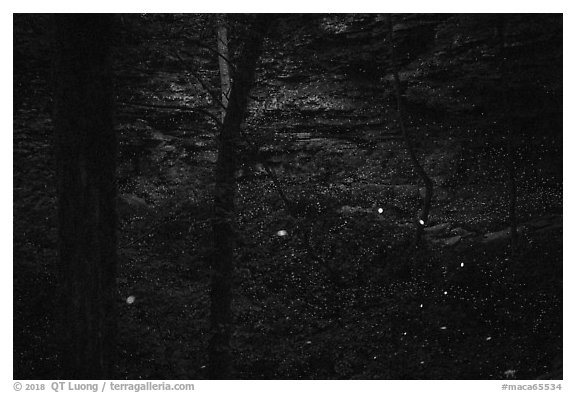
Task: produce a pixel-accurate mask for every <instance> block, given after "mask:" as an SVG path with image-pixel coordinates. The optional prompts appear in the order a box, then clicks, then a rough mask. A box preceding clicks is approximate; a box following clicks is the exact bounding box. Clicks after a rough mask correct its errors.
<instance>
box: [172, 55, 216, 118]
mask: <svg viewBox="0 0 576 393" xmlns="http://www.w3.org/2000/svg"><path fill="white" fill-rule="evenodd" d="M165 54H168V55H170V53H168V52H165ZM172 55H173V56H175V57H176V59H177V60H178V61H179V62H180V63H181V64H182V66H183V67H184V69H185V70H186V71H188V72H189V73H190V74H192V76H193V77H194V78H195V79H196V80H197V81H198V83H200V85H201V86H202V88H203V89H204V90H206V92H207V93H208V94H210V97H212V100H213V101H214V102H215V103H216V104H218V106H220V108H222V109H226V107H225V106H224V103H222V101H220V99H219V98H218V96H217V95H216V94H214V92H213V91H212V90H213V89H210V86H208V84H207V83H206V82H205V81H204V80H203V79H202V78H201V77H200V75H198V73H196V72H194V71H193V70H192V69H190V68H189V66H188V64H186V62H185V61H184V59H183V58H182V57H181V56H180V54H179V53H178V52H174V53H172ZM186 79H188V83H190V85H191V86H193V85H194V84H193V83H192V81H191V80H190V79H189V78H188V77H187V76H186Z"/></svg>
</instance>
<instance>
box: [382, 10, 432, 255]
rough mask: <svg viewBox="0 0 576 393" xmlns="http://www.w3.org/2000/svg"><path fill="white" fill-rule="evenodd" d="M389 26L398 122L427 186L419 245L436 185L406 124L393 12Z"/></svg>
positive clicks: (419, 229)
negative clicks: (417, 154)
mask: <svg viewBox="0 0 576 393" xmlns="http://www.w3.org/2000/svg"><path fill="white" fill-rule="evenodd" d="M388 28H389V30H388V42H389V45H390V63H391V68H392V74H393V85H394V94H395V96H396V105H397V107H396V109H397V113H398V123H399V124H400V129H401V131H402V136H403V137H404V143H405V144H406V150H407V151H408V154H409V156H410V159H411V160H412V165H413V166H414V169H415V170H416V172H417V173H418V176H420V178H421V179H422V181H423V182H424V186H425V188H426V194H425V195H424V207H423V208H422V212H421V214H420V217H419V220H418V221H417V222H416V223H415V225H416V237H415V240H414V245H418V243H419V242H420V239H421V237H422V233H423V232H424V226H425V225H426V223H427V221H428V214H429V212H430V205H431V202H432V193H433V187H434V186H433V184H432V180H430V178H429V177H428V175H427V174H426V171H425V170H424V168H423V167H422V165H421V164H420V162H419V161H418V157H416V153H415V151H414V146H412V142H411V141H410V136H409V135H408V130H407V128H406V124H404V106H403V105H402V94H401V93H400V76H399V75H398V68H397V66H396V56H395V52H394V25H393V23H392V14H390V15H389V16H388Z"/></svg>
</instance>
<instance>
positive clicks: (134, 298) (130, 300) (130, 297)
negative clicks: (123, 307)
mask: <svg viewBox="0 0 576 393" xmlns="http://www.w3.org/2000/svg"><path fill="white" fill-rule="evenodd" d="M134 300H136V297H135V296H128V297H127V298H126V303H128V304H132V303H134Z"/></svg>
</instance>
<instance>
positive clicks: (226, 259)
mask: <svg viewBox="0 0 576 393" xmlns="http://www.w3.org/2000/svg"><path fill="white" fill-rule="evenodd" d="M269 20H270V17H269V16H267V15H262V14H260V15H258V16H257V17H256V20H255V22H254V24H253V26H251V28H250V29H249V33H248V37H247V38H246V41H245V44H244V48H243V50H242V53H241V55H240V59H239V64H238V67H237V69H236V74H235V75H234V80H233V83H232V88H231V91H230V97H229V101H228V107H227V110H226V115H225V117H224V123H223V125H222V129H221V131H220V135H219V146H218V149H219V150H218V160H217V162H216V171H215V182H216V184H215V190H214V223H213V236H214V252H213V256H212V278H211V294H210V296H211V309H210V311H211V320H210V322H211V339H210V344H209V346H210V347H209V370H208V373H209V377H210V378H211V379H228V378H230V377H231V374H232V361H231V354H230V336H231V331H232V309H231V305H232V280H233V277H232V273H233V269H234V249H235V246H236V235H235V230H234V226H235V223H234V221H235V220H234V219H235V211H234V210H235V207H234V197H235V191H236V182H235V179H234V172H235V171H236V169H237V163H236V153H237V145H238V143H239V141H240V138H241V132H240V127H241V125H242V122H243V121H244V118H245V116H246V111H247V105H248V96H249V93H250V89H251V87H252V84H253V83H254V74H255V68H256V61H257V59H258V57H259V56H260V52H261V50H262V42H263V40H264V35H265V33H266V30H267V28H268V24H269Z"/></svg>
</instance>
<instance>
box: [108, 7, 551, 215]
mask: <svg viewBox="0 0 576 393" xmlns="http://www.w3.org/2000/svg"><path fill="white" fill-rule="evenodd" d="M147 18H148V19H146V20H145V21H142V20H140V21H139V23H145V24H146V26H149V27H148V29H149V32H148V36H145V37H144V38H141V39H142V42H141V44H140V45H141V46H144V47H146V48H147V52H142V49H139V48H140V47H139V46H138V45H128V50H127V51H126V52H127V53H137V54H138V55H139V57H136V58H137V59H139V60H138V61H137V62H136V63H137V64H136V66H135V67H136V68H138V67H144V68H146V69H148V70H149V72H150V74H149V75H148V76H145V75H146V74H143V73H142V72H141V70H140V71H138V72H136V73H134V72H132V71H129V70H130V68H129V67H126V66H125V65H126V64H127V63H128V64H130V62H132V63H134V62H135V60H134V56H132V57H131V58H130V59H124V60H123V63H122V61H121V63H122V67H120V69H122V70H123V71H121V72H120V73H119V85H120V89H119V91H120V100H121V101H122V100H125V101H131V102H140V103H145V104H151V105H156V106H158V107H162V106H174V105H177V106H185V105H187V106H193V107H196V108H200V109H202V110H204V111H209V112H212V113H213V114H215V113H217V111H218V107H217V106H216V105H215V104H214V103H213V101H212V100H211V97H210V94H208V93H207V92H206V90H205V88H204V87H205V86H202V85H201V84H200V83H198V79H199V78H196V77H201V78H203V79H204V80H205V81H208V82H209V83H211V84H212V85H213V86H215V87H217V86H218V80H219V79H218V73H217V70H218V67H217V58H216V56H215V55H214V53H212V52H210V51H205V50H204V51H202V50H196V51H195V52H194V51H193V50H192V49H193V48H194V45H193V44H190V43H186V40H181V39H180V38H178V37H180V36H179V35H177V34H176V35H174V34H173V35H172V36H171V35H170V34H169V33H166V32H165V31H162V30H161V29H160V28H154V26H163V25H162V24H161V23H160V22H161V21H159V20H155V19H154V18H160V16H158V17H147ZM203 18H204V19H205V17H203V16H194V17H192V20H197V21H199V22H198V23H192V24H191V23H190V22H189V20H190V17H188V18H186V17H180V18H179V17H174V18H173V19H174V20H171V22H170V23H172V24H175V25H176V26H180V27H179V28H180V29H188V30H189V34H192V35H194V36H196V37H199V38H198V39H203V40H204V41H205V42H207V43H210V42H211V41H210V40H211V39H213V37H211V34H212V33H213V32H212V31H211V29H210V28H209V26H210V24H209V23H208V24H206V23H204V22H206V21H205V20H204V19H203ZM387 18H388V16H387V15H377V14H344V15H333V14H329V15H289V16H284V17H283V18H281V19H280V20H279V21H278V23H277V24H276V26H275V28H274V29H273V30H272V31H271V32H270V36H269V37H268V39H267V40H266V45H265V53H264V55H263V58H262V59H261V61H260V67H259V69H258V77H257V85H256V87H255V88H254V90H253V93H252V96H253V98H254V99H253V101H252V103H251V106H250V116H249V118H248V120H247V124H246V134H247V135H248V138H249V139H250V140H251V141H252V142H254V143H255V144H256V145H257V146H258V148H259V150H260V152H259V154H258V157H256V158H253V159H255V160H256V161H257V160H268V161H269V163H271V164H272V165H274V166H275V168H276V169H278V170H279V171H280V172H279V173H280V175H281V177H282V176H284V177H286V178H285V179H284V180H285V181H287V182H290V181H291V180H294V179H296V180H295V181H299V182H303V181H305V180H304V177H303V176H304V175H305V176H306V179H308V180H309V181H312V184H323V185H325V186H326V187H328V188H333V189H335V188H338V189H340V190H344V191H346V190H348V189H349V188H350V187H354V188H358V187H359V188H361V189H364V188H368V189H371V190H376V189H377V190H379V191H377V192H376V193H372V194H371V195H372V196H371V197H370V200H374V199H376V200H383V199H384V200H388V202H390V203H392V204H393V205H394V206H397V207H400V208H403V209H404V208H406V209H410V210H412V211H413V210H415V209H416V208H417V203H418V200H419V199H420V198H419V192H420V190H419V188H420V187H422V184H418V178H417V176H416V173H415V172H414V170H413V166H412V164H411V162H410V160H409V157H408V155H407V154H406V151H405V145H404V143H403V141H402V139H401V137H400V130H399V126H398V123H397V121H396V119H397V114H396V102H395V99H394V96H393V94H392V84H391V79H392V76H391V67H390V58H389V49H390V42H389V40H390V39H389V27H388V23H387ZM160 19H161V18H160ZM203 20H204V22H202V21H203ZM154 23H156V24H157V25H155V24H154ZM203 23H204V24H203ZM150 26H151V27H150ZM194 28H197V29H196V30H194ZM140 30H142V29H140ZM188 30H187V31H188ZM232 31H233V33H232V40H231V45H232V52H234V50H235V49H237V42H238V40H237V38H235V35H234V30H232ZM140 34H142V33H141V32H140ZM239 34H240V33H237V34H236V36H237V35H239ZM393 36H394V47H395V52H396V57H397V60H398V68H399V74H400V79H401V87H402V89H403V104H404V106H405V108H406V116H407V124H408V132H409V134H410V135H411V138H412V140H413V142H414V143H415V146H416V150H417V155H418V157H419V159H420V161H421V162H422V164H423V166H424V168H425V170H426V171H427V172H428V173H429V175H430V176H431V178H432V180H433V181H434V183H435V188H436V193H435V198H434V200H433V203H434V208H437V207H440V206H442V205H445V204H447V203H448V202H453V201H455V200H463V201H465V200H467V199H470V198H476V199H478V198H479V199H491V200H493V201H496V200H499V201H500V202H502V203H496V205H497V206H502V207H494V209H495V210H493V211H494V214H495V215H497V216H502V215H504V210H503V209H504V205H505V197H504V195H502V191H501V190H502V189H503V188H502V184H503V183H505V181H506V176H507V175H506V167H505V162H506V157H507V154H508V151H507V142H506V141H507V138H508V135H509V133H512V135H513V138H514V150H515V151H516V157H515V159H514V163H515V167H516V172H517V182H518V188H519V195H520V200H521V201H520V204H519V211H520V214H521V215H527V216H530V215H531V214H530V212H529V211H528V210H533V207H534V206H533V204H532V202H528V199H531V198H524V196H523V195H524V194H525V193H532V194H534V193H536V194H541V195H542V196H541V197H539V198H537V200H538V201H540V202H541V205H539V208H540V209H544V210H550V209H552V210H558V208H559V206H561V181H562V176H561V175H562V159H561V158H562V155H561V154H562V153H561V151H562V149H561V147H562V105H561V102H562V61H561V59H562V19H561V16H560V15H509V16H498V15H450V14H439V15H436V14H402V15H394V16H393ZM163 40H164V41H163ZM168 44H169V45H170V46H171V48H172V49H171V51H169V52H166V49H165V48H164V47H162V45H168ZM234 45H236V46H234ZM191 48H192V49H191ZM178 51H180V55H178V56H177V55H174V54H171V53H172V52H174V53H178ZM182 56H184V57H183V58H181V57H182ZM186 56H188V57H186ZM186 64H189V65H190V64H191V65H190V66H189V68H186V67H185V66H186ZM191 69H192V70H191ZM159 70H160V71H159ZM122 78H127V79H126V83H127V85H126V87H125V88H123V87H122V80H123V79H122ZM138 81H139V82H138ZM135 82H137V83H135ZM216 90H217V89H216ZM121 109H122V110H121V111H120V120H125V122H121V124H120V128H122V129H123V130H124V131H123V134H124V135H125V139H124V141H125V144H126V148H124V149H123V151H125V152H128V153H127V154H128V155H130V154H132V153H131V150H130V149H132V150H133V148H131V147H129V146H128V145H130V146H133V145H134V143H135V142H134V140H135V135H136V136H138V135H140V136H141V137H143V138H144V139H145V141H144V142H142V143H141V145H142V146H144V147H143V148H142V149H140V150H143V151H144V150H146V151H150V150H152V151H153V153H152V156H148V157H152V158H153V162H154V160H155V162H156V163H161V162H163V160H164V158H163V157H166V156H167V155H169V156H171V157H172V161H171V162H174V159H180V160H181V161H183V162H189V163H194V164H195V165H198V164H199V165H201V166H204V167H205V169H206V170H208V171H210V170H211V165H213V162H214V157H215V156H214V154H215V142H214V141H215V140H214V135H215V132H216V129H215V127H214V126H213V125H210V122H211V120H210V119H209V118H207V117H206V116H204V115H203V114H202V113H199V112H196V113H193V114H190V113H186V112H185V111H178V110H176V111H175V110H163V109H161V108H147V109H143V108H138V107H134V106H132V107H121ZM134 118H138V119H140V120H138V121H137V122H135V121H134ZM138 124H140V126H138ZM154 132H155V133H156V136H154V135H153V133H154ZM158 132H160V133H163V134H165V135H167V136H171V137H175V139H173V140H171V141H165V142H164V143H163V144H162V146H163V148H162V149H161V150H158V149H157V148H155V147H153V148H150V147H147V146H149V145H150V146H152V145H154V146H156V145H155V144H154V143H151V142H154V140H155V139H158V136H157V133H158ZM136 139H137V138H136ZM166 145H173V146H175V147H174V150H173V151H171V152H167V151H166V149H167V148H169V146H166ZM134 154H135V155H138V154H140V153H134ZM141 154H149V153H141ZM144 161H148V162H150V160H148V159H145V160H144ZM165 167H166V166H165V165H164V169H165ZM164 169H162V168H160V169H159V170H161V171H162V170H164ZM171 171H172V173H179V172H180V171H179V170H177V171H176V172H175V171H174V170H173V169H171ZM245 172H246V171H245V170H243V171H242V173H241V174H245ZM126 173H129V172H126ZM167 176H170V174H169V173H168V174H167ZM487 193H488V194H487ZM479 194H483V195H479ZM485 194H486V195H485ZM525 202H526V203H527V204H528V205H524V204H523V203H525ZM540 202H539V203H540ZM366 203H368V202H366ZM364 207H366V206H364ZM443 213H446V212H445V211H444V212H443ZM461 218H462V219H463V220H464V217H461ZM528 218H529V217H528Z"/></svg>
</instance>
